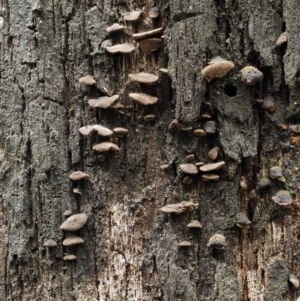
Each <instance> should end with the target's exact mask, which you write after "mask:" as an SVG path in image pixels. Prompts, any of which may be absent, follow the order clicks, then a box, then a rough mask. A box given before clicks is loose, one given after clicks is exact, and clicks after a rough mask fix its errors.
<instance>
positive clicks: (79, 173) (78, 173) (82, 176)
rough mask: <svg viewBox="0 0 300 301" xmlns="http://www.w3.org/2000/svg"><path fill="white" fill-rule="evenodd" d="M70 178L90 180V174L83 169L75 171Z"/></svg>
mask: <svg viewBox="0 0 300 301" xmlns="http://www.w3.org/2000/svg"><path fill="white" fill-rule="evenodd" d="M69 178H70V179H71V180H73V181H78V180H82V179H86V180H88V179H89V178H90V176H89V175H88V174H87V173H85V172H83V171H74V172H72V173H71V174H70V175H69Z"/></svg>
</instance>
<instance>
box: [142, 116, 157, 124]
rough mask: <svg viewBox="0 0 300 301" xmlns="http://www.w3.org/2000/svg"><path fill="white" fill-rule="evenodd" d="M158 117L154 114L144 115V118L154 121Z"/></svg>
mask: <svg viewBox="0 0 300 301" xmlns="http://www.w3.org/2000/svg"><path fill="white" fill-rule="evenodd" d="M155 119H156V116H155V115H154V114H148V115H146V116H144V120H145V121H147V122H152V121H154V120H155Z"/></svg>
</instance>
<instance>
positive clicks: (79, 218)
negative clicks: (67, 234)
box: [59, 213, 88, 231]
mask: <svg viewBox="0 0 300 301" xmlns="http://www.w3.org/2000/svg"><path fill="white" fill-rule="evenodd" d="M87 219H88V216H87V215H86V214H85V213H79V214H74V215H71V216H70V217H68V218H67V219H66V220H65V221H64V222H63V223H62V225H61V226H60V227H59V229H60V230H65V231H76V230H78V229H80V228H82V227H83V226H84V225H85V224H86V222H87Z"/></svg>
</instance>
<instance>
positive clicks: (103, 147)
mask: <svg viewBox="0 0 300 301" xmlns="http://www.w3.org/2000/svg"><path fill="white" fill-rule="evenodd" d="M93 150H95V151H97V152H100V153H101V152H102V153H103V152H108V151H110V150H111V151H114V152H117V151H119V150H120V148H119V147H118V146H117V145H116V144H114V143H112V142H102V143H99V144H96V145H94V146H93Z"/></svg>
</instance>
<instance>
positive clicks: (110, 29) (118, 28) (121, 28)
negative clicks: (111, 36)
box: [106, 23, 126, 33]
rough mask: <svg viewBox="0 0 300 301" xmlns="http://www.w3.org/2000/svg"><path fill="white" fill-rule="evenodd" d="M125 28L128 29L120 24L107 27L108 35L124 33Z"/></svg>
mask: <svg viewBox="0 0 300 301" xmlns="http://www.w3.org/2000/svg"><path fill="white" fill-rule="evenodd" d="M125 28H126V27H125V26H123V25H120V24H118V23H114V24H113V25H111V26H109V27H107V28H106V31H107V32H108V33H115V32H123V31H124V29H125Z"/></svg>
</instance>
